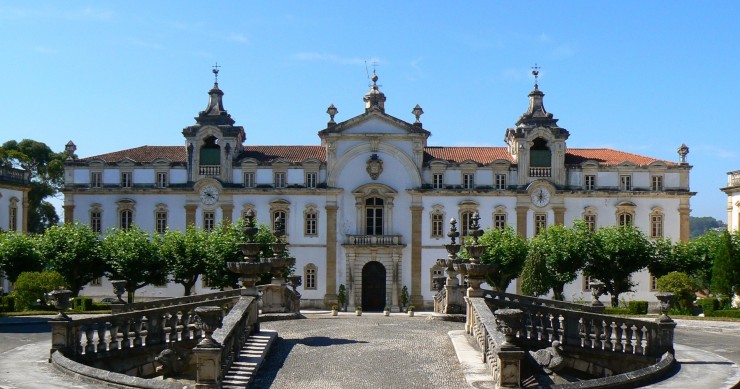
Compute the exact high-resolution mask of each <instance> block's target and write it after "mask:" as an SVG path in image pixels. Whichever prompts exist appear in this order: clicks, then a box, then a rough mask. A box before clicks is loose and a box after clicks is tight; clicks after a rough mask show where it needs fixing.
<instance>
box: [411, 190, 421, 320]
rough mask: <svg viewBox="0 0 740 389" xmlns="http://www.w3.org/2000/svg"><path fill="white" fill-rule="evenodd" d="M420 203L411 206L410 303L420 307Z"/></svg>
mask: <svg viewBox="0 0 740 389" xmlns="http://www.w3.org/2000/svg"><path fill="white" fill-rule="evenodd" d="M423 209H424V207H422V206H420V205H412V206H411V305H415V306H417V307H422V306H423V304H424V298H423V297H422V296H421V211H422V210H423Z"/></svg>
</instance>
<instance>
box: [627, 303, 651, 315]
mask: <svg viewBox="0 0 740 389" xmlns="http://www.w3.org/2000/svg"><path fill="white" fill-rule="evenodd" d="M627 311H628V312H629V313H630V314H631V315H647V311H648V302H647V301H642V300H633V301H630V302H628V303H627Z"/></svg>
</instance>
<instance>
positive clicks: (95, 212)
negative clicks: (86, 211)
mask: <svg viewBox="0 0 740 389" xmlns="http://www.w3.org/2000/svg"><path fill="white" fill-rule="evenodd" d="M90 229H91V230H92V232H94V233H96V234H102V233H103V208H102V206H101V205H100V204H93V205H92V206H91V207H90Z"/></svg>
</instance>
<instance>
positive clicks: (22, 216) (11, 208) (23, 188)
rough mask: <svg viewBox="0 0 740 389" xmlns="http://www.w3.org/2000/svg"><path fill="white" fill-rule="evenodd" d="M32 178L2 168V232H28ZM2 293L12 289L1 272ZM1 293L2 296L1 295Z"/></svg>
mask: <svg viewBox="0 0 740 389" xmlns="http://www.w3.org/2000/svg"><path fill="white" fill-rule="evenodd" d="M30 190H31V176H30V173H29V172H27V171H25V170H20V169H13V168H5V167H2V168H0V231H16V232H19V233H24V234H25V233H26V232H28V192H29V191H30ZM0 289H2V291H0V292H1V293H8V292H10V291H11V289H12V285H11V284H10V281H8V280H7V279H6V278H5V277H3V274H2V272H0ZM1 293H0V294H1Z"/></svg>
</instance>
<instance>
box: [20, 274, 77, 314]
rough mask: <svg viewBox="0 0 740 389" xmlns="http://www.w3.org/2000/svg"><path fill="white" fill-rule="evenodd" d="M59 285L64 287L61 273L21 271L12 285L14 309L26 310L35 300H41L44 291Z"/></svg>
mask: <svg viewBox="0 0 740 389" xmlns="http://www.w3.org/2000/svg"><path fill="white" fill-rule="evenodd" d="M60 287H61V288H65V287H66V283H65V282H64V278H63V277H62V275H61V274H59V273H57V272H55V271H43V272H41V273H38V272H26V273H21V274H20V275H19V276H18V280H16V282H15V285H14V287H13V296H14V297H15V310H16V311H25V310H28V309H29V308H31V307H32V306H33V305H34V304H35V303H36V301H37V300H43V299H44V295H45V294H46V293H49V292H51V291H52V290H54V289H58V288H60Z"/></svg>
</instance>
